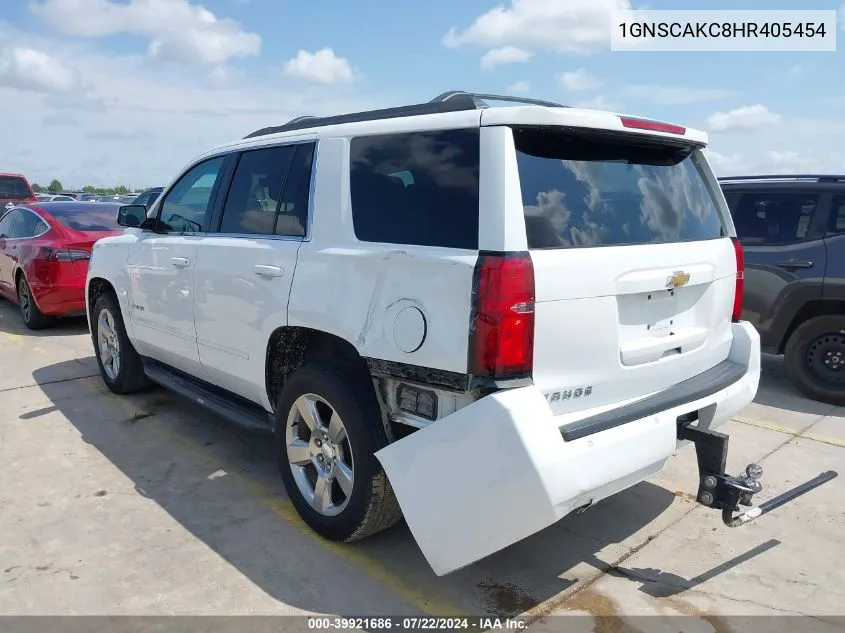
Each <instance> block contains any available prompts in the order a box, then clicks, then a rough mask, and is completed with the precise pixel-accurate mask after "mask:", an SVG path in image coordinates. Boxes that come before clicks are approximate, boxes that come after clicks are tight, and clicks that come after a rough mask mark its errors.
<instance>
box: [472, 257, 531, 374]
mask: <svg viewBox="0 0 845 633" xmlns="http://www.w3.org/2000/svg"><path fill="white" fill-rule="evenodd" d="M473 295H474V301H473V311H472V322H471V329H470V332H471V337H470V358H469V365H470V372H471V373H472V374H473V375H475V376H484V377H490V378H497V379H499V378H516V377H525V376H527V375H530V373H531V369H532V367H533V364H534V265H533V264H532V262H531V257H530V255H529V254H528V253H485V252H482V253H480V254H479V257H478V263H477V264H476V266H475V279H474V282H473Z"/></svg>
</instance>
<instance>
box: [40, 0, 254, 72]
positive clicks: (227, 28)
mask: <svg viewBox="0 0 845 633" xmlns="http://www.w3.org/2000/svg"><path fill="white" fill-rule="evenodd" d="M30 6H31V8H32V12H33V13H35V14H36V15H37V16H39V17H40V18H41V19H43V20H44V21H45V22H47V23H48V24H50V25H51V26H53V27H54V28H56V29H58V30H59V31H62V32H64V33H68V34H70V35H78V36H83V37H104V36H109V35H117V34H122V33H129V34H135V35H140V36H143V37H146V38H147V39H149V47H148V49H147V53H148V55H149V56H150V57H152V58H154V59H157V60H160V61H166V62H179V63H189V64H205V65H217V64H222V63H224V62H226V61H228V60H230V59H233V58H240V57H249V56H254V55H258V53H259V51H260V49H261V37H260V36H259V35H258V34H256V33H248V32H246V31H244V30H243V29H242V28H241V26H240V25H239V24H238V23H237V22H235V21H234V20H231V19H228V18H223V19H221V18H218V17H217V16H216V15H214V14H213V13H212V12H211V11H209V10H208V9H206V8H205V7H203V6H201V5H198V4H191V3H190V2H189V1H188V0H129V2H123V3H120V4H118V3H116V2H111V1H110V0H43V2H35V3H33V4H32V5H30Z"/></svg>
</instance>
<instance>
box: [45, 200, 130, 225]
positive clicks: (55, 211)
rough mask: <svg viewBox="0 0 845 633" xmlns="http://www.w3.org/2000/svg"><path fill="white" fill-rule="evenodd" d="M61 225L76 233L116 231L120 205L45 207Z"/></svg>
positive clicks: (98, 204)
mask: <svg viewBox="0 0 845 633" xmlns="http://www.w3.org/2000/svg"><path fill="white" fill-rule="evenodd" d="M44 208H45V209H47V210H48V211H49V212H50V214H52V216H53V217H54V218H56V220H58V221H59V222H60V223H61V224H63V225H64V226H66V227H67V228H69V229H73V230H74V231H116V230H118V229H119V228H120V226H119V225H118V223H117V209H118V205H112V204H109V205H105V204H102V203H90V204H86V205H83V206H76V205H68V206H61V207H54V206H52V205H51V206H50V207H49V208H48V207H47V205H44Z"/></svg>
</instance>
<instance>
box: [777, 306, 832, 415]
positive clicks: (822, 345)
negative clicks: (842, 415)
mask: <svg viewBox="0 0 845 633" xmlns="http://www.w3.org/2000/svg"><path fill="white" fill-rule="evenodd" d="M784 356H785V361H786V371H787V373H788V375H789V378H790V379H791V380H792V382H793V384H794V385H795V386H796V387H797V388H798V390H799V391H800V392H801V393H802V394H804V395H805V396H807V397H808V398H812V399H813V400H817V401H819V402H824V403H826V404H833V405H837V406H839V405H845V317H843V316H836V315H828V316H819V317H814V318H812V319H808V320H807V321H805V322H804V323H802V324H801V325H799V326H798V327H797V328H796V329H795V331H794V332H793V333H792V335H791V336H790V337H789V340H788V341H787V343H786V349H785V350H784Z"/></svg>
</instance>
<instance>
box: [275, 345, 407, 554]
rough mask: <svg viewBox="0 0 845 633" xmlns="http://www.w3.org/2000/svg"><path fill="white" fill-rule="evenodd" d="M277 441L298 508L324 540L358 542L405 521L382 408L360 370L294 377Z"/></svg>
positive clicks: (308, 369)
mask: <svg viewBox="0 0 845 633" xmlns="http://www.w3.org/2000/svg"><path fill="white" fill-rule="evenodd" d="M303 411H304V412H305V414H303ZM306 416H307V417H308V418H309V419H308V420H306ZM315 422H316V423H315ZM275 439H276V453H277V459H278V465H279V473H280V475H281V477H282V482H283V483H284V486H285V489H286V491H287V493H288V496H289V497H290V500H291V503H293V505H294V507H295V508H296V510H297V512H298V513H299V515H300V516H301V517H302V519H303V520H304V521H305V523H307V524H308V526H309V527H311V529H313V530H314V531H315V532H317V533H318V534H320V535H321V536H323V537H325V538H327V539H330V540H333V541H345V542H350V541H356V540H359V539H362V538H365V537H367V536H370V535H372V534H375V533H376V532H380V531H381V530H384V529H386V528H388V527H390V526H392V525H393V524H394V523H396V522H397V521H399V520H400V519H401V518H402V513H401V510H400V509H399V503H398V501H397V500H396V496H395V494H394V492H393V488H392V487H391V486H390V482H389V481H388V479H387V475H386V474H385V472H384V470H383V469H382V467H381V464H380V462H379V461H378V459H377V458H376V456H375V453H376V452H377V451H378V450H380V449H381V448H383V447H384V446H386V445H387V443H388V440H387V435H386V432H385V429H384V425H383V424H382V413H381V408H380V407H379V405H378V401H377V399H376V394H375V390H374V389H373V383H372V380H371V379H370V376H369V374H368V373H367V372H365V371H364V370H363V369H362V368H360V367H359V366H358V365H357V364H355V363H350V362H343V361H339V362H338V361H331V362H322V363H319V364H314V365H310V366H305V367H303V368H301V369H299V370H297V371H296V372H295V373H294V374H293V375H292V376H290V377H289V378H288V379H287V380H286V381H285V385H284V387H283V388H282V392H281V394H279V400H278V406H277V407H276V423H275ZM321 477H322V479H321ZM321 481H322V483H321Z"/></svg>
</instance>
